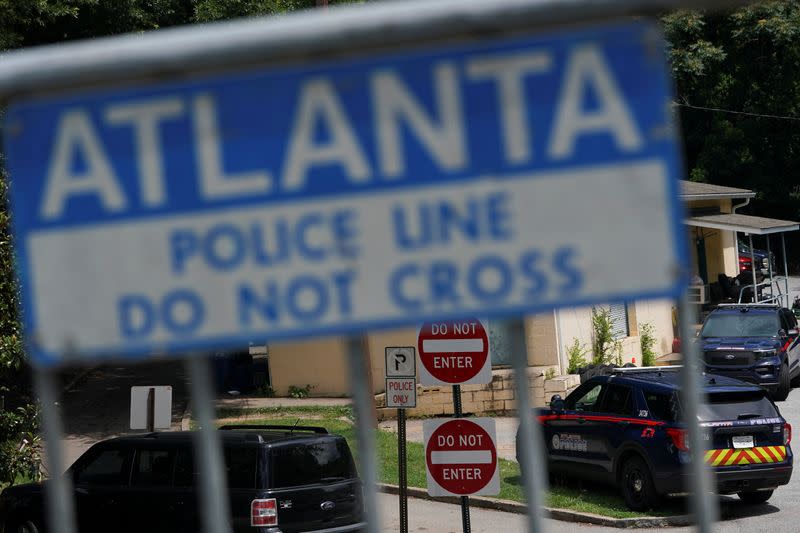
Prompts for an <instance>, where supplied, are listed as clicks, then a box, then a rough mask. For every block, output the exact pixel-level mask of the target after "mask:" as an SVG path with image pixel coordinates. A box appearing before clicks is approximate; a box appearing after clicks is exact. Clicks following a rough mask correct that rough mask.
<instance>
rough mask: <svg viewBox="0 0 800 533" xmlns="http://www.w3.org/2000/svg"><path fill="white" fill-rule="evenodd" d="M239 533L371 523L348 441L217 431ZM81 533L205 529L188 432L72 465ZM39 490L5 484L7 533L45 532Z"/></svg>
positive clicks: (104, 451)
mask: <svg viewBox="0 0 800 533" xmlns="http://www.w3.org/2000/svg"><path fill="white" fill-rule="evenodd" d="M220 430H221V431H220V436H221V440H222V445H223V453H224V459H225V466H226V470H227V480H228V489H227V494H228V498H229V499H230V508H231V514H232V520H231V522H232V529H233V530H234V531H237V532H241V531H250V532H253V533H278V532H284V533H288V532H293V531H317V532H325V533H334V532H336V533H339V532H346V531H360V530H362V529H363V528H364V527H365V523H364V522H363V520H364V509H363V489H362V485H361V481H360V480H359V478H358V476H357V474H356V469H355V465H354V463H353V457H352V455H351V454H350V449H349V447H348V445H347V441H345V439H344V438H343V437H341V436H339V435H331V434H328V432H327V431H326V430H325V429H324V428H316V427H306V426H298V427H292V426H224V427H222V428H220ZM70 471H71V473H72V477H73V483H74V487H75V492H74V494H75V502H76V506H77V520H78V530H79V531H80V532H81V533H87V532H88V533H91V532H100V531H103V532H106V531H115V532H120V533H121V532H131V533H133V532H137V533H140V532H142V531H147V532H148V533H155V532H165V533H166V532H186V533H196V532H197V531H201V529H202V527H201V520H202V518H201V517H202V513H201V512H200V510H199V507H198V505H199V500H198V499H199V496H200V486H199V481H198V476H200V475H202V472H201V469H198V466H197V464H196V463H195V461H194V448H193V446H192V435H191V433H190V432H164V433H149V434H142V435H137V436H127V437H119V438H115V439H109V440H106V441H103V442H100V443H97V444H95V445H94V446H92V447H91V448H90V449H89V450H87V451H86V452H85V453H84V454H83V455H82V456H81V457H80V458H79V459H78V460H77V461H76V462H75V464H73V465H72V467H71V468H70ZM42 500H43V498H42V485H41V484H30V485H19V486H15V487H10V488H7V489H6V490H5V491H3V494H2V495H1V496H0V523H2V524H3V526H4V529H2V531H4V532H6V533H8V532H14V533H17V532H26V533H37V532H39V531H44V530H49V531H57V530H58V528H57V527H50V528H48V527H47V523H46V518H47V515H46V513H45V510H44V507H43V501H42Z"/></svg>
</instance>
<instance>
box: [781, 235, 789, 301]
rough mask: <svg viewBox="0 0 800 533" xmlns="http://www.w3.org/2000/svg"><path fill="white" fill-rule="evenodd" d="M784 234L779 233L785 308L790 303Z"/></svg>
mask: <svg viewBox="0 0 800 533" xmlns="http://www.w3.org/2000/svg"><path fill="white" fill-rule="evenodd" d="M785 235H786V234H785V233H781V249H782V250H783V276H784V278H783V286H784V287H786V307H789V306H790V305H791V303H790V302H789V300H790V299H791V298H789V261H788V260H787V259H786V237H785Z"/></svg>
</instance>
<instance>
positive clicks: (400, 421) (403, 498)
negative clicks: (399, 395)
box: [397, 409, 408, 533]
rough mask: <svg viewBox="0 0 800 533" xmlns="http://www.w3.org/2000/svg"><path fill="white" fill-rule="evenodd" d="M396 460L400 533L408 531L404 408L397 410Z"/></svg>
mask: <svg viewBox="0 0 800 533" xmlns="http://www.w3.org/2000/svg"><path fill="white" fill-rule="evenodd" d="M397 462H398V464H399V465H400V475H399V477H400V479H399V480H398V482H399V483H400V533H408V476H407V474H408V472H407V468H408V464H407V462H406V410H405V409H398V410H397Z"/></svg>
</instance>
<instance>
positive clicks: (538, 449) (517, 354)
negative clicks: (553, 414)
mask: <svg viewBox="0 0 800 533" xmlns="http://www.w3.org/2000/svg"><path fill="white" fill-rule="evenodd" d="M517 335H520V336H522V337H523V338H522V339H519V340H518V341H517V342H514V343H513V344H512V346H515V347H517V348H516V349H515V350H514V351H513V353H512V357H511V361H512V365H513V368H514V385H515V387H516V397H517V414H518V416H519V432H520V442H523V443H527V446H524V447H523V448H522V450H517V453H519V452H520V451H521V452H522V453H521V454H520V459H521V460H522V463H521V464H520V468H521V470H522V480H523V483H524V486H525V496H526V498H527V501H528V531H529V532H530V533H539V532H541V531H542V530H543V529H542V528H543V526H542V516H541V509H542V506H543V505H544V491H545V489H546V483H547V482H546V481H545V480H546V479H547V470H546V468H547V466H546V463H545V462H543V461H537V460H536V459H537V458H539V457H543V456H544V450H543V446H544V443H543V442H542V430H541V428H540V427H539V424H534V423H533V421H534V414H533V413H532V412H531V402H530V388H529V385H528V373H527V369H528V357H527V353H526V352H525V349H524V347H525V345H526V344H525V339H524V333H523V332H521V331H520V332H519V333H517ZM542 468H544V469H545V470H544V471H542Z"/></svg>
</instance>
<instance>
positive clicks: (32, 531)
mask: <svg viewBox="0 0 800 533" xmlns="http://www.w3.org/2000/svg"><path fill="white" fill-rule="evenodd" d="M7 531H8V533H42V528H41V526H39V524H37V523H36V522H35V521H34V520H29V519H27V518H23V519H21V520H15V521H13V522H12V523H11V525H10V527H9V528H8V529H7Z"/></svg>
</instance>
